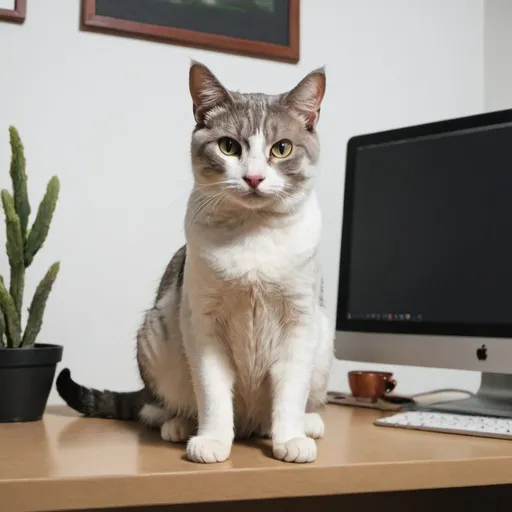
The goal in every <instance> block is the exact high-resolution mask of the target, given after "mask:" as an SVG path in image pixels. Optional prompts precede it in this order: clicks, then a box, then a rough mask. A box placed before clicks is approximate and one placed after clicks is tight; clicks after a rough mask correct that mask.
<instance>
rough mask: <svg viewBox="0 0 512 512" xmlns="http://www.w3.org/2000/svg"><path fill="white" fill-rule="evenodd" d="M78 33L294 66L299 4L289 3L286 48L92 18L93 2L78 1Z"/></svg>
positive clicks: (297, 54)
mask: <svg viewBox="0 0 512 512" xmlns="http://www.w3.org/2000/svg"><path fill="white" fill-rule="evenodd" d="M82 29H84V30H95V31H101V32H110V33H115V34H119V35H126V36H130V37H142V38H150V39H154V40H159V41H162V42H168V43H173V44H178V45H181V46H191V47H196V48H204V49H208V50H217V51H222V52H228V53H236V54H239V55H248V56H253V57H260V58H266V59H271V60H279V61H283V62H291V63H297V62H298V61H299V58H300V0H289V44H288V45H287V46H281V45H277V44H271V43H266V42H259V41H250V40H246V39H239V38H234V37H228V36H222V35H216V34H208V33H204V32H197V31H194V30H184V29H180V28H172V27H164V26H159V25H150V24H147V23H139V22H135V21H127V20H122V19H117V18H110V17H106V16H99V15H97V14H96V0H82Z"/></svg>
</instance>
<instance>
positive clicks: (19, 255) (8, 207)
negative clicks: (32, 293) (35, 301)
mask: <svg viewBox="0 0 512 512" xmlns="http://www.w3.org/2000/svg"><path fill="white" fill-rule="evenodd" d="M2 205H3V207H4V213H5V230H6V233H7V236H6V240H7V242H6V244H5V246H6V250H7V256H8V257H9V265H10V267H11V284H10V288H9V291H10V293H11V297H12V300H13V301H14V305H15V306H16V311H17V312H18V317H19V319H20V321H21V308H22V305H23V289H24V285H25V262H24V254H23V237H22V234H21V226H20V218H19V217H18V215H17V213H16V210H15V209H14V200H13V198H12V197H11V194H9V192H8V191H7V190H2Z"/></svg>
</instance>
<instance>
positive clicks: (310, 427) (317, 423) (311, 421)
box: [304, 412, 325, 439]
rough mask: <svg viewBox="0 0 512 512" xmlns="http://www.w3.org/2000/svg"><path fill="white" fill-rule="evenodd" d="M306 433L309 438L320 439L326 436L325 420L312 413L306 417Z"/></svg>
mask: <svg viewBox="0 0 512 512" xmlns="http://www.w3.org/2000/svg"><path fill="white" fill-rule="evenodd" d="M304 420H305V431H306V435H307V436H308V437H311V438H312V439H320V438H321V437H323V436H324V432H325V426H324V420H323V419H322V417H321V416H320V414H318V413H317V412H310V413H308V414H306V417H305V419H304Z"/></svg>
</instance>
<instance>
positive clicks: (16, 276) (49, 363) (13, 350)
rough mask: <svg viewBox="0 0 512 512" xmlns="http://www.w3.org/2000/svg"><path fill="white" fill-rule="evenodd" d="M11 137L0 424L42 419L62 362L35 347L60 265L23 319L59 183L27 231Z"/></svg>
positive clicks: (1, 287)
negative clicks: (28, 281)
mask: <svg viewBox="0 0 512 512" xmlns="http://www.w3.org/2000/svg"><path fill="white" fill-rule="evenodd" d="M9 134H10V143H11V151H12V156H11V167H10V176H11V182H12V194H11V193H10V192H9V191H8V190H2V192H1V199H2V206H3V211H4V215H5V228H6V250H7V258H8V260H9V267H10V275H9V281H8V283H7V276H5V279H4V276H0V422H20V421H35V420H39V419H41V417H42V415H43V412H44V409H45V407H46V403H47V401H48V395H49V394H50V390H51V387H52V384H53V378H54V376H55V369H56V366H57V363H58V362H59V361H60V360H61V359H62V347H61V346H59V345H47V344H40V343H36V340H37V336H38V334H39V331H40V330H41V326H42V323H43V316H44V310H45V307H46V302H47V299H48V295H49V294H50V291H51V289H52V286H53V283H54V282H55V279H56V278H57V274H58V272H59V263H58V262H57V263H54V264H53V265H52V266H51V267H50V269H49V270H48V272H47V273H46V275H45V276H44V277H43V279H42V280H41V282H40V283H39V285H38V286H37V288H36V291H35V293H34V296H33V298H32V301H31V303H30V306H29V308H28V314H27V318H26V321H25V318H24V315H23V293H24V288H25V271H26V269H27V268H28V267H29V266H30V265H31V263H32V261H33V260H34V256H35V255H36V254H37V252H38V251H39V250H40V249H41V247H42V245H43V243H44V241H45V240H46V236H47V234H48V230H49V228H50V223H51V220H52V217H53V212H54V210H55V206H56V204H57V199H58V196H59V180H58V178H57V177H56V176H54V177H53V178H52V179H51V180H50V182H49V183H48V187H47V189H46V193H45V195H44V197H43V199H42V201H41V203H40V205H39V208H38V211H37V215H36V217H35V219H34V222H33V223H32V226H31V227H30V228H29V217H30V203H29V200H28V193H27V175H26V173H25V156H24V149H23V144H22V143H21V139H20V136H19V134H18V132H17V130H16V128H14V127H12V126H11V127H10V128H9ZM23 326H24V328H23Z"/></svg>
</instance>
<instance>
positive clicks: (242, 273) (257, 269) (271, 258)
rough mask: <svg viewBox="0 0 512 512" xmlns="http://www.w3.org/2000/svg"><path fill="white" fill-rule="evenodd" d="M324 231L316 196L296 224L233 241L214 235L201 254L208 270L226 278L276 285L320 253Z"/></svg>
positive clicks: (298, 215) (248, 235) (305, 206)
mask: <svg viewBox="0 0 512 512" xmlns="http://www.w3.org/2000/svg"><path fill="white" fill-rule="evenodd" d="M283 222H284V221H283ZM320 231H321V215H320V209H319V206H318V202H317V199H316V196H315V195H314V194H312V195H311V197H310V198H309V199H308V201H307V203H306V204H305V205H304V208H303V210H302V211H301V212H300V213H298V214H297V216H296V218H295V219H294V221H292V222H290V221H289V220H288V222H287V223H286V224H284V225H283V226H279V225H277V226H274V227H267V228H262V229H261V230H260V231H258V232H255V233H248V234H245V235H244V236H240V237H235V238H234V239H232V240H230V241H229V242H226V241H224V240H216V239H215V237H214V236H212V238H211V240H210V243H209V244H208V245H206V244H205V243H204V240H203V243H202V247H201V254H202V258H203V261H205V262H206V263H207V265H208V267H210V269H212V270H213V271H215V272H217V273H218V274H220V276H221V277H222V278H224V279H244V280H247V281H250V282H260V281H262V282H270V283H272V282H276V281H280V280H281V279H282V278H283V277H285V276H288V275H289V274H290V273H293V272H295V271H299V270H300V265H301V264H302V263H303V262H304V260H305V259H307V258H309V257H310V256H311V254H312V253H313V252H314V251H315V250H316V247H317V246H318V241H319V238H320Z"/></svg>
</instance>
